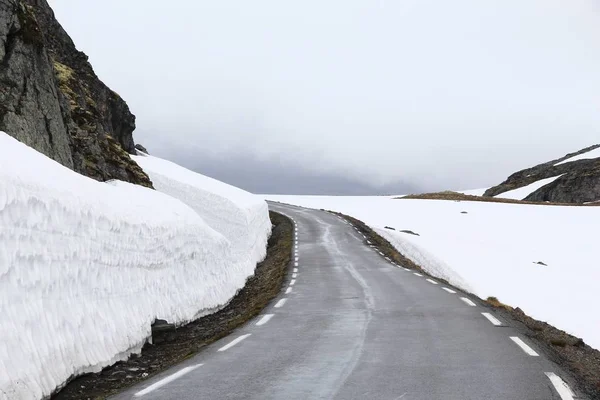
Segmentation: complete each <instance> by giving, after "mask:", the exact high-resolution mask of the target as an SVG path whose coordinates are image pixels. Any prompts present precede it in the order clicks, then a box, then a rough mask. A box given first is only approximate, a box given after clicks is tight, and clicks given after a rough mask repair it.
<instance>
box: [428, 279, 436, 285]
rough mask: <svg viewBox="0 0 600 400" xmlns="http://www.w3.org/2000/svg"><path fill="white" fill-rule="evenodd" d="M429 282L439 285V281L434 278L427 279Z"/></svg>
mask: <svg viewBox="0 0 600 400" xmlns="http://www.w3.org/2000/svg"><path fill="white" fill-rule="evenodd" d="M427 282H429V283H433V284H434V285H437V284H438V283H437V282H436V281H434V280H433V279H427Z"/></svg>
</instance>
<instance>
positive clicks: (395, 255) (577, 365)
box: [329, 211, 600, 400]
mask: <svg viewBox="0 0 600 400" xmlns="http://www.w3.org/2000/svg"><path fill="white" fill-rule="evenodd" d="M329 212H330V213H332V214H335V215H339V216H341V217H343V218H344V219H346V220H347V221H348V222H350V223H351V224H352V225H354V226H355V227H357V228H358V229H359V230H360V231H361V232H362V233H363V234H364V235H365V236H366V237H367V239H368V240H369V241H370V242H371V243H372V244H373V245H374V246H376V247H377V248H378V249H379V250H380V251H381V252H382V253H383V254H384V255H385V256H386V257H389V258H390V259H392V260H393V261H394V262H396V263H397V264H399V265H402V266H403V267H405V268H411V269H415V270H418V271H420V272H421V273H423V274H424V275H429V274H428V273H427V272H425V271H424V270H423V269H422V268H421V267H420V266H419V265H417V264H415V263H414V262H413V261H411V260H410V259H408V258H407V257H405V256H404V255H402V254H401V253H400V252H399V251H398V250H396V248H395V247H394V246H392V244H391V243H390V242H388V241H387V240H386V239H384V238H383V237H381V236H380V235H379V234H377V233H376V232H375V231H373V229H371V228H370V227H369V226H367V225H366V224H365V223H364V222H362V221H360V220H358V219H356V218H353V217H351V216H348V215H345V214H342V213H338V212H333V211H329ZM432 278H435V279H436V280H438V281H441V282H444V283H446V284H447V285H448V286H449V287H452V288H454V289H455V290H456V291H458V292H463V293H464V291H463V290H461V289H459V288H456V287H454V286H452V285H450V284H449V283H448V282H447V281H445V280H443V279H440V278H438V277H434V276H432ZM469 295H470V296H471V297H476V298H477V296H475V295H473V294H470V293H469ZM479 301H480V304H482V305H485V306H487V307H489V308H493V309H494V311H495V312H496V313H497V315H498V316H499V317H501V318H502V319H504V320H505V321H507V322H508V323H509V324H510V326H512V327H514V328H516V329H517V330H519V331H520V332H521V333H523V334H524V335H525V336H527V337H528V338H529V339H530V340H531V341H532V342H534V343H535V344H536V345H537V346H538V347H539V348H541V349H544V351H545V355H547V356H548V357H549V358H550V359H551V360H552V361H553V362H555V363H557V364H558V365H560V366H561V367H562V368H563V369H564V370H566V371H569V372H570V373H571V374H572V377H573V378H574V380H575V382H574V383H575V385H574V386H575V387H576V388H577V389H578V391H580V392H582V393H583V394H585V395H586V396H588V398H589V399H590V400H591V399H600V351H598V350H595V349H593V348H592V347H590V346H588V345H587V344H585V343H584V342H583V340H581V339H580V338H577V337H575V336H572V335H569V334H568V333H566V332H564V331H562V330H560V329H558V328H555V327H554V326H552V325H549V324H547V323H546V322H542V321H538V320H535V319H533V318H531V317H529V316H528V315H526V314H525V313H524V312H523V310H521V309H520V308H512V307H510V306H507V305H505V304H502V303H501V302H499V301H498V300H497V299H494V298H489V299H488V300H483V299H479ZM588 306H589V307H592V309H593V306H592V305H591V304H588Z"/></svg>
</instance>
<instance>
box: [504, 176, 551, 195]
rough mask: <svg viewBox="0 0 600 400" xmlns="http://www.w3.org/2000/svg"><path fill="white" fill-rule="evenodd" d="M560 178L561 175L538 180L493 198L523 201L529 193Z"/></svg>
mask: <svg viewBox="0 0 600 400" xmlns="http://www.w3.org/2000/svg"><path fill="white" fill-rule="evenodd" d="M561 176H562V175H558V176H553V177H552V178H546V179H540V180H539V181H535V182H533V183H530V184H529V185H527V186H523V187H520V188H518V189H514V190H509V191H508V192H504V193H500V194H499V195H497V196H494V197H497V198H502V199H513V200H523V199H524V198H525V197H527V196H529V195H530V194H531V193H533V192H535V191H536V190H538V189H540V188H542V187H544V186H546V185H548V184H550V183H552V182H554V181H555V180H557V179H558V178H560V177H561Z"/></svg>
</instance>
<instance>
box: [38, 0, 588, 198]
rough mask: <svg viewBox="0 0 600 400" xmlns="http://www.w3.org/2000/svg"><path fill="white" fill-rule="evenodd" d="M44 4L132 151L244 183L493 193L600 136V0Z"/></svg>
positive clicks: (67, 0)
mask: <svg viewBox="0 0 600 400" xmlns="http://www.w3.org/2000/svg"><path fill="white" fill-rule="evenodd" d="M50 3H51V4H52V6H53V8H54V10H55V12H56V14H57V18H58V20H59V21H60V22H61V23H62V25H63V26H64V27H65V29H66V30H67V32H69V34H70V35H71V37H72V38H73V39H74V41H75V43H76V45H77V46H78V48H79V49H80V50H82V51H84V52H85V53H86V54H88V56H89V57H90V61H91V63H92V65H93V67H94V68H95V70H96V72H97V74H98V75H99V76H100V78H101V79H102V80H103V81H104V82H105V83H107V84H108V85H109V86H110V87H111V88H112V89H114V90H115V91H116V92H118V93H119V94H120V95H121V96H122V97H123V98H124V99H125V100H126V101H127V102H128V104H129V106H130V108H131V109H132V111H133V112H134V114H136V115H137V126H138V128H137V130H136V132H135V135H134V136H135V140H136V141H137V142H140V143H142V144H144V145H145V146H146V147H147V148H148V150H149V151H150V152H151V153H152V154H155V155H159V156H164V157H167V158H169V159H171V160H173V161H175V162H179V163H181V164H183V165H186V166H188V167H190V168H195V169H197V170H198V171H199V172H205V173H207V174H209V172H210V174H211V175H212V176H215V177H217V178H221V179H224V180H227V181H229V182H231V183H234V184H237V185H241V186H243V187H245V188H247V189H249V190H253V191H260V192H279V193H286V192H297V191H298V187H302V188H304V189H303V190H304V191H306V192H312V193H324V192H327V191H330V192H336V193H345V192H346V190H344V189H343V187H347V188H351V187H353V186H354V185H357V187H358V186H360V187H363V188H367V189H365V190H366V191H367V192H368V191H369V190H370V189H368V188H371V189H372V190H373V193H376V192H381V191H384V192H385V191H390V190H395V191H397V192H402V191H415V190H437V189H469V188H477V187H487V186H491V185H493V184H496V183H499V182H500V181H502V180H504V178H506V177H507V176H508V175H509V174H510V173H512V172H514V171H516V170H517V169H522V168H524V167H528V166H531V165H534V164H537V163H539V162H543V161H547V160H549V159H553V158H558V157H559V156H562V155H564V154H565V153H567V152H571V151H574V150H578V149H580V148H582V147H586V146H588V145H591V144H594V143H598V142H600V112H599V111H600V3H599V2H598V1H595V0H485V1H482V0H470V1H467V0H454V1H446V0H437V1H427V0H387V1H386V0H363V1H355V0H336V1H334V0H328V1H323V0H318V1H312V0H302V1H282V0H272V1H266V0H264V1H261V0H256V1H245V0H238V1H228V0H218V1H216V0H206V1H205V0H171V1H155V0H126V1H124V0H102V1H99V0H98V1H91V0H86V1H82V0H51V1H50ZM220 171H222V172H220ZM259 174H260V175H259ZM287 178H289V179H287ZM336 180H337V183H336V184H340V185H342V189H336V190H328V188H331V187H333V186H335V185H336V184H334V183H333V182H334V181H336ZM344 185H346V186H344ZM378 185H386V186H385V187H382V188H377V186H378ZM361 194H362V193H361Z"/></svg>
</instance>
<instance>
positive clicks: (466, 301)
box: [460, 297, 477, 307]
mask: <svg viewBox="0 0 600 400" xmlns="http://www.w3.org/2000/svg"><path fill="white" fill-rule="evenodd" d="M460 299H461V300H462V301H464V302H465V303H467V304H468V305H470V306H471V307H476V306H477V304H475V303H473V302H472V301H471V299H468V298H466V297H461V298H460Z"/></svg>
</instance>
